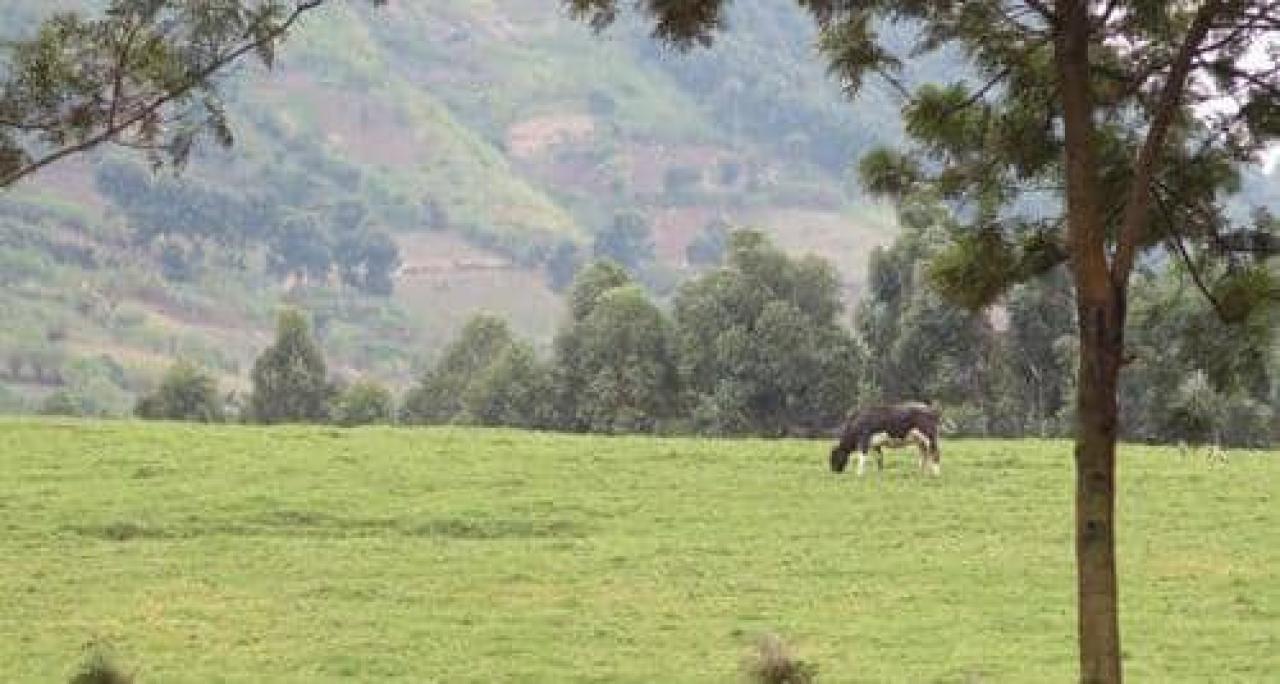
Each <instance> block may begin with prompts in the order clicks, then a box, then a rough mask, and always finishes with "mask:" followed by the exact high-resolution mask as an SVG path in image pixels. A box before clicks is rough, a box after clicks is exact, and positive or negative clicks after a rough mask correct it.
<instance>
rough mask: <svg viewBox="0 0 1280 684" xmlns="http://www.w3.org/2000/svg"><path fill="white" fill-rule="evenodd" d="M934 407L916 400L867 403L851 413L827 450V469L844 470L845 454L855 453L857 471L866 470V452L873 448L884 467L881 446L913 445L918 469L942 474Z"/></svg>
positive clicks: (937, 422)
mask: <svg viewBox="0 0 1280 684" xmlns="http://www.w3.org/2000/svg"><path fill="white" fill-rule="evenodd" d="M941 421H942V414H941V413H940V412H939V411H938V409H936V408H934V407H932V406H930V405H928V404H922V403H919V402H910V403H904V404H893V405H889V406H871V407H868V408H865V409H862V410H861V411H858V412H857V413H855V414H854V415H853V416H852V417H850V418H849V420H848V421H847V422H846V423H845V425H844V429H843V431H842V432H841V433H840V442H839V443H838V444H836V445H835V447H833V448H832V449H831V470H832V471H834V472H837V473H840V472H844V469H845V468H846V467H847V466H848V465H849V454H850V453H852V452H854V451H857V452H858V474H859V475H862V474H863V473H864V472H866V469H867V452H868V451H875V455H876V465H877V466H878V467H880V468H881V469H883V468H884V452H883V451H881V449H882V448H884V447H890V448H899V447H905V446H909V445H912V444H915V445H916V446H917V447H919V449H920V470H922V471H923V470H925V469H926V468H927V469H928V470H929V471H930V472H931V473H932V474H933V475H941V474H942V452H941V451H940V450H939V449H938V425H939V423H941Z"/></svg>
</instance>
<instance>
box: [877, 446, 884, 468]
mask: <svg viewBox="0 0 1280 684" xmlns="http://www.w3.org/2000/svg"><path fill="white" fill-rule="evenodd" d="M876 469H877V470H884V449H882V448H880V447H876Z"/></svg>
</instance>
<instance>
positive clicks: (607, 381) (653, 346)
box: [555, 285, 678, 433]
mask: <svg viewBox="0 0 1280 684" xmlns="http://www.w3.org/2000/svg"><path fill="white" fill-rule="evenodd" d="M584 289H585V288H584V287H579V286H577V285H575V287H574V291H575V293H581V292H583V291H584ZM586 311H587V314H586V316H584V317H583V318H581V319H571V320H570V321H569V322H568V324H567V326H566V327H565V328H564V329H562V330H561V332H560V333H559V334H558V335H557V336H556V340H555V347H556V369H555V370H556V374H557V377H556V396H557V406H556V411H557V413H558V414H559V416H560V421H561V425H562V426H563V427H567V428H569V429H574V430H589V431H593V432H606V433H616V432H647V431H651V430H654V429H655V428H656V427H658V425H659V424H660V422H661V421H663V420H664V419H667V418H669V417H671V416H673V415H674V413H675V410H676V408H677V398H678V378H677V374H676V353H675V348H674V340H673V335H672V329H671V322H670V321H669V320H668V319H667V317H666V315H665V314H663V312H662V311H661V310H660V309H658V307H657V306H655V305H654V304H653V303H652V302H651V301H649V298H648V297H647V296H646V294H645V293H644V291H643V290H642V289H640V288H639V287H638V286H636V285H620V286H616V287H613V288H610V289H607V290H603V291H600V292H598V293H597V295H596V297H595V299H594V301H592V302H591V305H590V306H589V307H588V308H586Z"/></svg>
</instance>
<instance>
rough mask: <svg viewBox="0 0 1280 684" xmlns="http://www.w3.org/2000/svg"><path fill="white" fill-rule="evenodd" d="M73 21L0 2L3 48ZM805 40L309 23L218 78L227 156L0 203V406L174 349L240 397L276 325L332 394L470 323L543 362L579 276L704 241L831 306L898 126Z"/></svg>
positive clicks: (448, 11)
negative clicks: (490, 319) (761, 240)
mask: <svg viewBox="0 0 1280 684" xmlns="http://www.w3.org/2000/svg"><path fill="white" fill-rule="evenodd" d="M95 6H100V5H98V4H97V3H93V2H69V1H64V2H58V3H46V2H42V1H39V0H19V1H18V2H13V3H6V7H5V8H4V9H3V10H0V17H2V18H3V19H4V27H5V28H4V29H3V34H4V36H5V37H22V36H25V35H27V34H28V33H29V32H30V31H33V30H34V29H35V28H36V26H37V24H38V22H39V20H40V19H41V18H44V17H47V16H48V15H49V13H51V12H52V11H54V10H55V9H58V8H70V9H80V10H84V11H93V10H94V7H95ZM811 30H812V29H811V27H810V25H809V24H808V23H807V21H805V20H803V19H802V17H801V16H800V15H799V14H798V13H797V12H796V10H795V9H794V7H792V6H790V4H789V3H785V2H780V1H779V2H774V1H770V2H761V3H750V5H749V6H748V5H744V6H743V7H742V8H741V9H740V11H739V12H738V15H737V16H736V17H735V30H734V31H733V33H732V34H731V35H730V36H729V38H728V39H727V40H726V42H725V45H724V46H723V47H724V49H722V50H718V51H716V52H715V53H709V54H697V55H690V56H682V55H678V54H670V53H665V52H662V51H659V50H657V49H655V48H654V47H653V45H652V43H651V42H650V41H648V40H647V38H646V35H645V33H644V31H643V30H641V29H639V28H638V27H618V28H617V29H615V30H612V31H610V32H609V33H608V34H607V35H605V36H603V37H599V36H595V35H593V34H592V33H591V31H590V30H588V29H586V28H584V27H582V26H580V25H578V24H576V23H574V22H571V21H569V20H568V19H567V18H566V17H564V16H562V15H561V13H560V12H559V11H558V10H557V9H556V3H553V2H546V1H544V0H505V1H503V2H474V1H473V0H440V1H437V2H431V3H410V2H399V3H391V4H389V5H388V6H385V7H383V8H380V9H374V8H371V7H366V6H365V5H364V4H362V3H340V4H337V5H335V6H333V7H330V8H326V9H325V10H324V11H322V12H317V13H316V14H315V16H312V17H308V19H307V21H306V22H305V23H304V25H303V26H301V27H300V29H299V30H297V31H296V32H295V34H294V35H293V36H292V37H291V38H290V40H289V41H288V42H287V43H286V45H285V47H284V50H283V51H282V53H281V54H280V55H279V58H278V63H277V65H276V68H275V69H273V70H271V71H269V72H268V71H267V70H265V69H263V68H262V67H259V66H257V65H251V64H245V65H242V66H240V67H239V68H237V70H236V71H235V73H233V74H232V75H231V76H230V78H229V79H228V84H227V93H228V100H229V104H230V110H231V112H230V114H231V120H232V124H233V133H234V136H235V144H234V146H233V147H232V148H231V149H230V150H225V151H224V150H221V149H218V148H217V147H216V146H214V145H204V146H201V147H199V148H197V151H196V153H195V155H194V158H193V159H192V161H191V162H190V164H189V165H188V167H187V168H186V169H185V171H184V172H183V173H182V174H181V175H179V176H176V177H175V176H173V175H172V174H169V173H167V172H166V173H161V174H158V175H157V174H152V173H151V171H150V169H148V168H147V165H146V163H145V160H144V159H143V158H142V157H141V156H140V155H137V154H133V153H129V152H124V151H120V150H112V151H105V152H103V153H100V154H96V155H92V156H90V157H88V158H81V159H77V160H74V161H72V162H70V163H64V164H63V165H61V166H55V167H53V168H51V169H49V170H47V171H46V172H44V173H42V174H38V175H37V176H35V177H32V178H30V179H28V180H26V181H24V182H23V183H22V184H21V185H20V186H18V187H17V188H14V189H10V190H7V191H6V192H5V194H4V195H3V196H0V279H2V280H3V282H2V283H0V311H3V312H4V318H5V320H6V322H8V325H6V326H5V327H4V330H3V331H0V358H2V359H3V361H4V363H2V364H0V378H2V380H0V382H2V383H3V384H0V405H4V406H7V407H9V408H16V407H18V406H20V405H27V406H30V405H32V404H33V403H34V402H38V401H39V400H40V399H41V398H42V397H43V396H44V395H46V394H48V393H49V392H51V391H53V390H55V389H58V388H70V389H72V390H74V391H75V392H76V393H78V394H81V395H88V396H91V397H92V399H91V402H90V403H92V404H93V405H94V406H95V407H96V408H98V409H101V410H105V411H108V412H118V411H121V410H124V409H126V408H127V407H128V406H129V404H130V402H131V400H132V395H133V394H136V393H137V392H138V391H140V390H142V389H144V388H146V387H148V386H150V385H152V384H154V380H155V378H156V377H157V375H158V373H159V371H160V370H161V369H162V368H163V367H164V366H166V365H167V364H168V362H169V360H170V359H171V358H173V357H175V356H183V357H187V358H190V359H192V360H194V361H196V362H197V363H200V364H202V365H205V366H207V367H210V368H213V369H216V371H217V372H218V373H219V374H220V375H221V380H222V381H223V382H224V384H228V385H229V386H232V387H236V386H243V383H244V381H245V378H246V377H247V369H248V365H249V363H250V362H251V360H252V358H253V356H254V355H255V354H256V353H257V351H259V350H260V348H261V347H262V346H263V345H265V344H266V341H267V338H268V333H269V331H270V328H271V326H272V324H273V321H274V315H275V313H276V311H277V310H278V309H279V308H280V306H281V305H291V306H297V307H299V308H302V309H304V310H305V311H307V312H308V313H309V314H310V315H311V317H312V318H313V319H314V320H315V322H316V325H317V328H318V333H319V335H320V337H321V342H322V344H323V345H324V347H325V349H326V352H327V353H328V354H330V355H331V358H333V359H334V362H335V365H337V367H338V371H339V372H340V373H346V374H347V375H355V374H362V375H363V374H372V375H374V376H376V377H379V378H381V379H383V380H384V381H389V382H391V383H393V384H399V385H403V384H407V383H408V382H409V380H410V379H411V376H412V373H411V371H412V370H413V369H415V368H417V367H419V365H420V364H421V362H422V361H424V360H427V359H429V358H431V357H432V355H433V354H434V353H435V351H436V350H437V349H438V348H439V347H441V346H442V344H443V342H444V341H445V340H446V339H448V338H449V337H451V336H452V334H453V333H454V332H456V331H457V330H458V329H459V328H460V327H461V325H462V323H463V322H464V321H465V320H466V319H467V318H469V317H470V316H471V315H472V314H474V313H475V312H476V311H477V310H489V311H493V312H495V313H498V314H501V315H503V316H506V317H508V318H510V319H511V320H512V322H513V325H514V327H515V328H516V329H517V330H518V331H519V332H521V333H523V334H527V335H530V336H532V338H533V339H534V340H535V341H536V342H537V343H538V344H540V345H543V346H544V347H545V345H547V344H548V343H549V341H550V336H551V334H552V331H553V330H554V329H555V326H556V325H557V324H558V323H560V322H561V319H562V316H563V310H562V306H561V304H560V296H559V294H558V290H559V289H562V288H563V287H564V286H565V285H566V284H567V283H568V282H569V280H570V279H571V278H572V275H573V273H574V272H575V271H576V270H577V268H579V267H580V266H581V265H582V264H583V263H585V262H586V261H588V260H589V259H590V258H591V257H592V256H593V255H597V254H601V255H608V256H611V257H613V258H615V259H617V260H619V261H621V262H623V263H626V264H628V265H629V266H630V267H631V270H633V271H634V272H635V273H636V275H637V276H638V277H639V278H640V279H641V281H642V282H644V283H645V284H646V285H647V286H648V287H649V288H650V289H651V290H652V291H654V292H655V293H656V294H657V295H658V296H660V297H663V296H668V295H669V294H670V293H671V292H672V291H673V288H674V286H675V284H676V283H677V282H679V281H680V280H682V279H683V278H685V277H686V276H687V275H688V274H689V273H690V272H692V271H693V270H694V269H695V268H696V267H697V265H699V264H704V263H707V259H713V258H714V257H715V255H714V254H713V253H711V254H709V253H708V252H707V249H706V247H707V245H708V243H714V236H715V235H717V234H720V233H722V232H723V226H724V225H725V224H726V223H729V224H738V225H750V226H755V227H759V228H761V229H764V230H765V231H766V232H768V233H770V234H772V235H773V236H774V237H775V239H776V240H777V241H778V242H779V244H781V245H783V246H784V247H785V248H787V249H789V250H792V251H796V252H805V251H817V252H820V253H822V254H823V255H824V256H826V257H827V258H829V259H832V260H833V261H834V262H835V263H836V264H837V265H838V267H839V269H840V272H841V277H842V279H843V281H844V285H845V296H846V299H847V300H848V301H852V299H853V297H854V296H855V295H856V288H857V286H858V283H859V282H860V281H861V279H862V267H863V264H864V263H865V259H866V251H867V249H866V247H867V246H868V245H872V244H879V243H882V242H884V241H886V240H887V239H888V237H889V236H890V234H891V226H892V220H891V218H890V217H889V214H888V212H886V211H884V210H883V209H882V208H878V207H874V206H871V205H868V204H866V203H863V202H860V201H858V200H857V198H856V196H855V194H854V193H855V190H854V186H853V184H852V183H851V179H850V177H849V171H848V169H849V164H850V162H851V161H852V160H853V159H855V158H856V154H857V153H858V152H859V151H860V150H863V149H865V148H866V147H867V146H868V145H869V144H871V143H874V142H877V141H884V140H889V139H892V138H894V137H895V136H896V135H897V132H896V125H897V124H896V123H895V122H894V116H893V113H894V111H895V107H896V105H895V104H894V102H893V101H892V100H891V99H890V98H888V97H885V98H880V99H874V98H873V99H872V100H869V101H866V102H863V103H862V104H860V105H859V106H858V107H851V106H850V105H848V104H847V103H846V102H845V101H844V100H843V99H842V98H841V97H840V94H839V91H838V88H837V87H836V86H835V84H833V83H832V82H830V80H829V79H828V78H827V77H826V75H825V73H824V72H823V69H822V67H821V66H820V65H819V64H818V62H817V61H816V60H814V59H813V58H812V57H813V56H812V53H811V51H810V50H809V49H808V46H809V44H810V43H809V41H810V33H809V32H810V31H811ZM708 226H710V227H711V228H710V232H708V230H707V229H708ZM691 244H693V245H694V247H693V248H692V250H690V248H689V247H690V245H691ZM699 245H701V247H702V248H701V249H700V248H699ZM712 251H713V252H714V245H713V248H712ZM691 256H692V261H693V262H694V264H693V265H692V266H691V264H690V257H691Z"/></svg>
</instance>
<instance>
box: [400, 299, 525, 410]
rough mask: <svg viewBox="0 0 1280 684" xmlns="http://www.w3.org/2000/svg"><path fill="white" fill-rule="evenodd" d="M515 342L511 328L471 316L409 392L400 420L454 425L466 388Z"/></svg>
mask: <svg viewBox="0 0 1280 684" xmlns="http://www.w3.org/2000/svg"><path fill="white" fill-rule="evenodd" d="M514 340H515V338H514V336H513V335H512V333H511V328H510V326H509V325H507V322H506V321H505V320H503V319H502V318H499V317H498V316H494V315H492V314H487V313H482V314H478V315H476V316H474V317H473V318H472V319H471V320H469V321H467V324H466V325H465V326H463V328H462V331H461V332H459V333H458V337H457V338H456V339H454V340H453V341H452V342H450V343H449V345H448V346H447V347H445V349H444V353H443V355H442V356H441V357H440V360H439V361H438V362H437V363H436V364H435V365H434V366H433V367H432V368H431V369H430V370H428V371H427V372H426V373H424V374H423V376H422V378H421V379H420V380H419V382H418V384H417V385H416V386H414V388H413V389H411V390H410V391H409V394H408V395H407V396H406V397H405V400H404V404H403V406H402V407H401V411H400V416H401V420H403V421H404V422H406V423H415V424H440V423H449V422H454V421H455V420H456V419H458V418H459V417H460V416H461V414H462V412H463V408H464V406H463V399H464V397H465V396H466V394H467V388H468V387H469V386H470V385H471V383H472V382H474V381H475V380H476V379H477V378H479V377H480V376H481V375H482V374H484V372H485V371H486V370H487V369H488V368H489V367H490V366H492V365H493V364H494V363H495V362H496V361H497V360H498V359H499V357H501V356H502V354H503V353H504V352H505V351H506V350H507V348H508V347H510V346H511V345H512V344H513V343H514Z"/></svg>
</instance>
